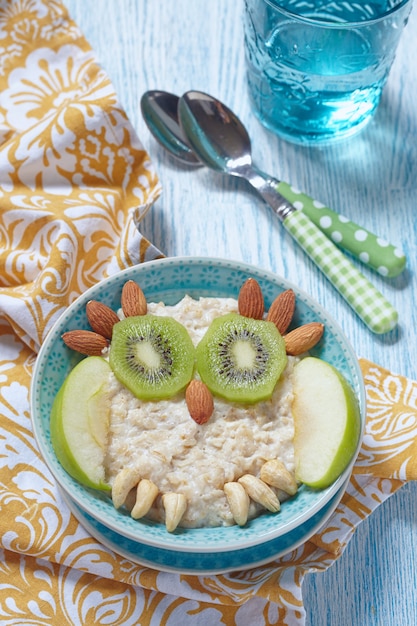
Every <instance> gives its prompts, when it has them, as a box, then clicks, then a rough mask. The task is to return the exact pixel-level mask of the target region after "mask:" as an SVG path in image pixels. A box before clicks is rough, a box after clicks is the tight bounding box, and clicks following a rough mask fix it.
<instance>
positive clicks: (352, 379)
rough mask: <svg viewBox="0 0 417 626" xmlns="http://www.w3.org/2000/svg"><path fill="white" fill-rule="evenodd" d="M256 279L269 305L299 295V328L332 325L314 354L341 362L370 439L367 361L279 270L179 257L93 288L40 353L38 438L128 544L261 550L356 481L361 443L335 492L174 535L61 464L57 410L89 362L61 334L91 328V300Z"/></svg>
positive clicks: (216, 291)
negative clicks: (75, 374)
mask: <svg viewBox="0 0 417 626" xmlns="http://www.w3.org/2000/svg"><path fill="white" fill-rule="evenodd" d="M250 276H252V277H254V278H256V280H257V281H258V282H259V284H260V285H261V288H262V291H263V294H264V298H265V307H266V308H268V307H269V306H270V305H271V303H272V301H273V300H274V298H275V297H276V296H277V294H278V293H280V292H282V291H284V290H285V289H289V288H291V289H293V290H294V292H295V294H296V312H295V316H294V320H293V325H294V326H299V325H301V324H305V323H307V322H313V321H320V322H323V323H324V324H325V333H324V336H323V339H322V340H321V341H320V343H319V344H318V345H317V346H316V347H315V348H314V349H313V350H312V351H311V353H312V354H313V355H316V356H319V357H320V358H322V359H324V360H325V361H327V362H329V363H331V364H332V365H334V366H335V367H336V368H337V369H338V370H339V371H340V372H341V373H342V374H343V375H344V376H345V378H346V379H347V380H348V381H349V383H350V384H351V386H352V388H353V390H354V392H355V394H356V396H357V398H358V402H359V406H360V412H361V419H362V433H361V438H362V434H363V429H364V425H365V389H364V384H363V378H362V373H361V370H360V366H359V362H358V360H357V358H356V355H355V353H354V351H353V349H352V347H351V345H350V343H349V341H348V340H347V338H346V337H345V335H344V333H343V332H342V330H341V328H340V327H339V325H338V324H337V323H336V322H335V321H334V320H333V319H332V317H331V316H330V315H329V314H328V313H327V312H326V311H325V310H324V309H323V308H322V307H321V306H320V305H319V304H318V303H317V302H315V301H314V300H313V299H312V298H310V297H309V296H308V295H307V294H306V293H304V292H302V291H300V290H299V289H298V288H297V287H296V286H295V285H293V284H291V283H289V282H287V281H286V280H284V279H282V278H280V277H278V276H276V275H275V274H273V273H271V272H267V271H264V270H262V269H259V268H256V267H253V266H251V265H247V264H244V263H238V262H235V261H229V260H223V259H217V258H207V257H203V258H200V257H199V258H195V257H182V258H178V257H177V258H168V259H161V260H157V261H151V262H148V263H144V264H142V265H137V266H135V267H131V268H129V269H127V270H124V271H122V272H120V273H118V274H116V275H114V276H111V277H110V278H108V279H106V280H104V281H102V282H101V283H99V284H97V285H95V286H94V287H92V288H90V289H89V290H88V291H86V292H85V293H84V294H82V295H81V296H80V297H79V298H78V299H77V300H76V301H75V302H74V303H73V304H71V306H69V307H68V309H67V310H66V311H65V313H64V314H63V315H62V316H61V317H60V318H59V319H58V320H57V322H56V323H55V325H54V326H53V328H52V329H51V331H50V332H49V334H48V336H47V338H46V339H45V342H44V343H43V345H42V347H41V350H40V352H39V355H38V358H37V361H36V364H35V369H34V374H33V379H32V388H31V409H32V420H33V426H34V433H35V437H36V439H37V442H38V445H39V449H40V451H41V453H42V454H43V457H44V459H45V462H46V463H47V465H48V467H49V469H50V471H51V472H52V474H53V475H54V477H55V479H56V480H57V482H58V483H59V485H60V486H61V488H62V489H63V491H64V492H66V493H67V494H68V495H69V496H70V497H71V499H72V501H73V502H74V503H76V505H77V507H78V508H79V509H81V510H82V511H83V512H84V513H86V514H88V515H89V516H90V517H92V518H94V519H95V520H96V521H97V523H100V524H102V525H104V526H106V527H107V528H108V529H110V530H113V531H114V532H115V533H117V534H118V535H121V536H123V537H125V538H126V539H129V540H133V541H139V542H140V543H141V544H144V545H147V546H153V547H155V548H162V549H165V550H171V551H179V552H196V553H201V554H203V553H212V552H213V551H216V552H233V551H237V550H242V549H248V548H249V547H251V546H259V545H260V544H263V543H264V542H269V541H272V540H274V539H276V538H277V537H280V536H282V535H285V534H286V533H289V532H292V531H293V530H294V529H296V528H297V527H298V526H301V525H304V524H306V523H308V520H309V519H310V518H312V517H313V516H315V515H316V513H317V512H319V511H320V509H322V508H323V507H324V506H326V505H327V503H328V502H329V501H330V500H331V499H332V498H333V497H334V496H335V494H336V493H338V492H339V490H340V489H341V487H342V485H344V483H345V482H346V480H347V478H348V477H349V476H350V473H351V470H352V466H353V463H354V461H355V458H356V455H357V453H358V452H359V448H360V441H359V443H358V447H357V450H356V454H355V455H354V456H353V458H352V461H351V463H350V465H349V466H348V467H347V468H346V470H345V471H344V472H343V474H342V475H341V476H340V477H339V478H338V479H337V480H336V481H335V482H334V483H333V484H332V485H331V486H330V487H328V488H326V489H323V490H314V489H309V488H308V487H306V486H305V485H303V486H301V488H300V489H299V491H298V493H297V495H296V496H295V497H293V498H291V499H290V500H288V501H286V502H284V503H283V505H282V507H281V511H280V512H279V513H278V514H274V515H272V514H269V513H265V514H263V515H261V516H259V517H258V518H256V519H254V520H251V521H250V522H249V523H248V524H247V525H246V526H245V527H243V528H240V527H239V526H230V527H222V528H207V529H203V528H199V529H181V528H178V529H177V530H176V531H175V532H174V533H169V532H167V530H166V528H165V526H164V525H163V524H158V523H154V522H151V521H147V520H145V519H143V520H134V519H132V518H131V517H130V515H129V514H128V513H127V512H123V511H122V510H116V509H115V508H114V507H113V505H112V502H111V500H110V498H109V497H108V495H106V494H103V493H101V492H98V491H94V490H91V489H88V488H85V487H84V486H83V485H81V484H80V483H78V482H77V481H76V480H74V479H73V478H71V476H69V475H68V474H67V473H66V472H65V470H64V469H63V468H62V466H61V465H60V463H59V462H58V460H57V458H56V456H55V453H54V450H53V447H52V444H51V438H50V427H49V426H50V412H51V407H52V403H53V401H54V398H55V396H56V394H57V392H58V390H59V388H60V386H61V385H62V383H63V381H64V379H65V377H66V376H67V375H68V373H69V372H70V370H71V369H72V368H73V367H74V365H75V364H76V363H77V362H78V361H79V360H80V358H81V357H80V355H77V354H76V353H74V352H73V351H71V350H69V349H68V348H67V347H66V346H65V345H64V343H63V342H62V339H61V335H62V333H63V332H64V331H67V330H72V329H80V328H88V327H89V326H88V321H87V316H86V310H85V309H86V304H87V302H88V301H89V300H91V299H96V300H100V301H101V302H104V303H105V304H107V305H108V306H110V307H111V308H112V309H114V310H117V309H118V308H120V296H121V290H122V287H123V284H124V283H125V282H126V281H127V280H130V279H131V280H135V281H136V282H138V283H139V284H140V285H141V287H142V289H143V291H144V293H145V295H146V297H147V300H148V302H150V301H157V302H158V301H163V302H165V303H166V304H175V303H176V302H178V301H179V300H180V299H181V298H182V297H183V296H184V295H185V294H189V295H190V296H192V297H196V298H198V297H200V296H221V297H237V295H238V293H239V289H240V287H241V285H242V283H243V282H244V281H245V280H246V279H247V278H248V277H250ZM361 438H360V439H361Z"/></svg>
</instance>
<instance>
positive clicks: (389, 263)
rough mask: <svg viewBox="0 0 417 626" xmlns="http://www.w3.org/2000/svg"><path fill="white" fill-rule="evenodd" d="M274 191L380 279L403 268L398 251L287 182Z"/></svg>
mask: <svg viewBox="0 0 417 626" xmlns="http://www.w3.org/2000/svg"><path fill="white" fill-rule="evenodd" d="M277 191H278V192H279V193H280V194H281V196H283V197H284V198H285V199H286V200H288V202H290V203H291V204H292V205H293V206H294V207H295V208H296V209H301V210H302V211H303V213H305V214H306V215H308V217H309V218H310V220H311V221H312V222H314V224H315V225H316V226H318V227H319V228H320V230H322V231H323V232H324V233H325V234H326V235H327V236H328V237H329V238H331V239H332V241H334V243H335V244H337V245H338V246H339V247H341V248H343V249H344V250H347V251H348V252H350V253H351V254H352V255H354V256H355V257H356V258H358V259H359V260H360V261H362V262H363V263H364V264H365V265H368V266H369V267H371V268H373V269H374V270H376V271H377V272H378V273H379V274H381V276H388V277H390V278H391V277H394V276H398V275H399V274H400V273H401V272H402V271H403V269H404V268H405V264H406V258H405V256H404V254H403V252H402V251H401V250H400V249H399V248H396V247H395V246H393V245H392V244H390V243H388V242H386V241H384V240H383V239H381V238H379V237H377V236H376V235H374V234H373V233H371V232H370V231H368V230H366V229H365V228H363V227H362V226H358V224H355V223H354V222H351V221H350V220H348V219H347V218H345V217H343V216H342V215H339V214H338V213H336V212H335V211H332V209H329V208H328V207H326V206H324V205H323V204H321V203H320V202H317V201H316V200H313V198H311V197H310V196H307V195H306V194H304V193H301V192H299V191H297V190H296V189H294V188H293V187H291V185H289V184H288V183H285V182H282V181H280V182H279V183H278V185H277Z"/></svg>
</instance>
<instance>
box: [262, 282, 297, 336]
mask: <svg viewBox="0 0 417 626" xmlns="http://www.w3.org/2000/svg"><path fill="white" fill-rule="evenodd" d="M294 311H295V293H294V291H293V290H292V289H287V290H286V291H283V292H282V293H280V294H279V295H278V296H277V297H276V298H275V300H274V301H273V303H272V304H271V306H270V307H269V311H268V315H267V316H266V319H267V321H268V322H273V323H274V324H275V326H276V327H277V328H278V330H279V332H280V333H281V335H283V334H284V333H285V331H286V330H287V328H288V326H289V325H290V323H291V320H292V318H293V316H294Z"/></svg>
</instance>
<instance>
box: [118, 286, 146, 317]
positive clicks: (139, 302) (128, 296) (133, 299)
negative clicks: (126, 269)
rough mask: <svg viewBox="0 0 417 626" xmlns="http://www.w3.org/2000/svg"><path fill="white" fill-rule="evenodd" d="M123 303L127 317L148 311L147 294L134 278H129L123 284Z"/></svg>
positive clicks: (144, 313) (123, 309)
mask: <svg viewBox="0 0 417 626" xmlns="http://www.w3.org/2000/svg"><path fill="white" fill-rule="evenodd" d="M121 303H122V311H123V314H124V315H125V317H134V316H135V315H146V313H147V311H148V305H147V302H146V298H145V294H144V293H143V291H142V289H141V288H140V287H139V285H138V284H137V283H135V281H134V280H128V281H127V282H126V283H125V284H124V285H123V289H122V298H121Z"/></svg>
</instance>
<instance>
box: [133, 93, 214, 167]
mask: <svg viewBox="0 0 417 626" xmlns="http://www.w3.org/2000/svg"><path fill="white" fill-rule="evenodd" d="M178 100H179V98H178V96H175V95H174V94H173V93H168V92H167V91H147V92H145V93H144V94H143V96H142V98H141V101H140V107H141V110H142V115H143V119H144V120H145V122H146V125H147V126H148V128H149V130H150V131H151V133H152V135H153V136H154V137H155V139H156V140H157V141H158V142H159V143H160V144H161V145H162V146H163V147H164V148H165V149H166V150H168V152H170V153H171V154H173V155H174V156H175V157H176V158H177V159H179V160H180V161H181V162H182V163H185V164H186V165H197V166H198V165H202V163H201V161H200V159H199V158H198V157H197V156H196V155H195V154H194V152H193V151H192V150H191V148H190V147H189V145H188V144H187V139H186V137H185V135H184V133H183V132H182V128H181V126H180V124H179V121H178V112H177V111H178Z"/></svg>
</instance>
